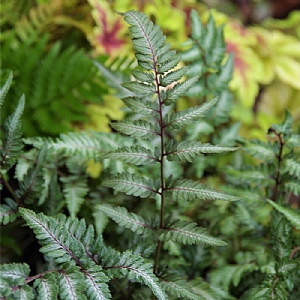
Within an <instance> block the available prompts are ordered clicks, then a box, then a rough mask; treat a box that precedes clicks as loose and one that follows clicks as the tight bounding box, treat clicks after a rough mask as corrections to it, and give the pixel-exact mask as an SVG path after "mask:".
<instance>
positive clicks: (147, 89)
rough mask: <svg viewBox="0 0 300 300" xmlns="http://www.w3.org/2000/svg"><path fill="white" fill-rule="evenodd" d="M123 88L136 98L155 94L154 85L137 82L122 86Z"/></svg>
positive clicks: (125, 83) (126, 83)
mask: <svg viewBox="0 0 300 300" xmlns="http://www.w3.org/2000/svg"><path fill="white" fill-rule="evenodd" d="M122 86H123V87H124V88H126V89H127V90H129V91H131V92H133V93H134V94H136V95H137V96H143V95H147V94H149V95H152V94H154V93H155V92H156V87H155V85H154V83H151V84H147V83H143V82H139V81H129V82H124V83H123V84H122Z"/></svg>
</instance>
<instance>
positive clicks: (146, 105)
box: [122, 97, 158, 116]
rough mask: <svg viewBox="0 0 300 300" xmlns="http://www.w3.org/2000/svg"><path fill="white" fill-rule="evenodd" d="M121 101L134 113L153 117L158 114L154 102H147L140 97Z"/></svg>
mask: <svg viewBox="0 0 300 300" xmlns="http://www.w3.org/2000/svg"><path fill="white" fill-rule="evenodd" d="M122 101H123V102H124V103H125V104H126V105H127V106H128V107H129V108H130V109H131V110H132V111H133V112H135V113H140V114H143V115H146V116H154V115H156V114H157V113H158V107H157V103H156V102H150V101H149V102H147V101H145V100H144V99H143V98H142V97H127V98H123V99H122Z"/></svg>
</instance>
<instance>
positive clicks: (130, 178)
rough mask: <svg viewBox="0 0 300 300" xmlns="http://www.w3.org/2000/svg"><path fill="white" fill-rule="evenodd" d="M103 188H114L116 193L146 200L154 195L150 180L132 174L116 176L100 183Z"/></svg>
mask: <svg viewBox="0 0 300 300" xmlns="http://www.w3.org/2000/svg"><path fill="white" fill-rule="evenodd" d="M102 185H103V186H107V187H110V188H114V189H115V190H116V191H118V192H123V193H126V194H127V195H133V196H136V197H141V198H147V197H149V196H150V195H151V194H153V193H156V190H155V189H154V184H153V182H152V180H150V179H146V178H143V177H138V176H136V175H134V174H118V175H117V176H114V177H111V178H107V179H105V180H104V181H103V182H102Z"/></svg>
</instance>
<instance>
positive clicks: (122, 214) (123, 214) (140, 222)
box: [97, 204, 153, 234]
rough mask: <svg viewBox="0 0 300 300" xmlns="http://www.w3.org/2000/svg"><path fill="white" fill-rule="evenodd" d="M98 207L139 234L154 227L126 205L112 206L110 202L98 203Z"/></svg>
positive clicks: (120, 223)
mask: <svg viewBox="0 0 300 300" xmlns="http://www.w3.org/2000/svg"><path fill="white" fill-rule="evenodd" d="M97 207H98V209H99V210H100V211H101V212H103V213H104V214H105V215H107V216H108V217H110V218H111V219H113V220H114V221H115V222H116V223H117V224H119V225H120V226H122V227H125V228H128V229H130V230H131V231H133V232H136V233H137V234H143V233H145V231H149V230H151V229H153V228H151V226H149V225H148V224H147V223H146V222H145V220H144V219H143V218H142V217H141V216H139V215H137V214H134V213H131V212H128V211H127V209H126V208H124V207H119V206H118V207H112V206H111V205H108V204H103V205H98V206H97Z"/></svg>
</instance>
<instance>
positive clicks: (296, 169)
mask: <svg viewBox="0 0 300 300" xmlns="http://www.w3.org/2000/svg"><path fill="white" fill-rule="evenodd" d="M283 171H284V172H287V173H289V174H290V175H292V176H294V177H297V178H298V179H299V180H300V162H299V161H296V160H294V159H285V160H284V162H283Z"/></svg>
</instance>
